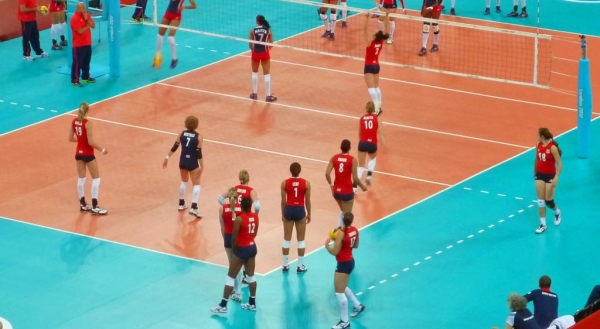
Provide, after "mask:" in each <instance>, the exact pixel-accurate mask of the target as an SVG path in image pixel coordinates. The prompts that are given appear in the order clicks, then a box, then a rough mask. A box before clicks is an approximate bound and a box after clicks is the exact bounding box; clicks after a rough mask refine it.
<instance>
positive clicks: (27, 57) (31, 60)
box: [23, 56, 33, 62]
mask: <svg viewBox="0 0 600 329" xmlns="http://www.w3.org/2000/svg"><path fill="white" fill-rule="evenodd" d="M23 59H24V60H26V61H28V62H33V57H31V56H23Z"/></svg>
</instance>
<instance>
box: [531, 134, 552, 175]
mask: <svg viewBox="0 0 600 329" xmlns="http://www.w3.org/2000/svg"><path fill="white" fill-rule="evenodd" d="M552 145H554V143H553V142H552V141H550V142H549V143H548V144H547V145H546V146H544V144H542V143H539V144H538V145H537V162H536V164H535V171H536V172H537V173H540V174H556V166H555V164H556V159H554V155H553V154H552Z"/></svg>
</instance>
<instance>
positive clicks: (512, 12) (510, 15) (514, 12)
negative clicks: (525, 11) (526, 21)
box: [507, 11, 519, 17]
mask: <svg viewBox="0 0 600 329" xmlns="http://www.w3.org/2000/svg"><path fill="white" fill-rule="evenodd" d="M507 16H508V17H519V12H517V11H511V12H510V14H508V15H507Z"/></svg>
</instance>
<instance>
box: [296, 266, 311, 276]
mask: <svg viewBox="0 0 600 329" xmlns="http://www.w3.org/2000/svg"><path fill="white" fill-rule="evenodd" d="M306 271H308V267H306V265H304V264H302V266H298V267H297V268H296V273H298V274H302V273H305V272H306Z"/></svg>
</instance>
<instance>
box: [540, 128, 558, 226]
mask: <svg viewBox="0 0 600 329" xmlns="http://www.w3.org/2000/svg"><path fill="white" fill-rule="evenodd" d="M538 139H539V143H538V145H537V152H536V155H535V161H534V169H533V170H534V177H535V178H534V179H535V191H536V193H537V197H538V201H537V203H538V210H539V213H540V227H539V228H538V229H537V230H535V233H537V234H540V233H544V232H545V231H546V229H547V228H548V227H547V226H546V206H548V208H550V209H552V210H553V211H554V225H560V222H561V219H562V216H561V213H560V209H559V208H558V206H557V205H556V204H555V203H554V191H555V189H556V184H557V183H558V176H559V175H560V172H561V171H562V160H561V158H560V156H561V154H562V151H561V150H560V148H558V143H557V142H556V141H555V140H554V136H552V133H551V132H550V130H548V128H540V129H539V130H538Z"/></svg>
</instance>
